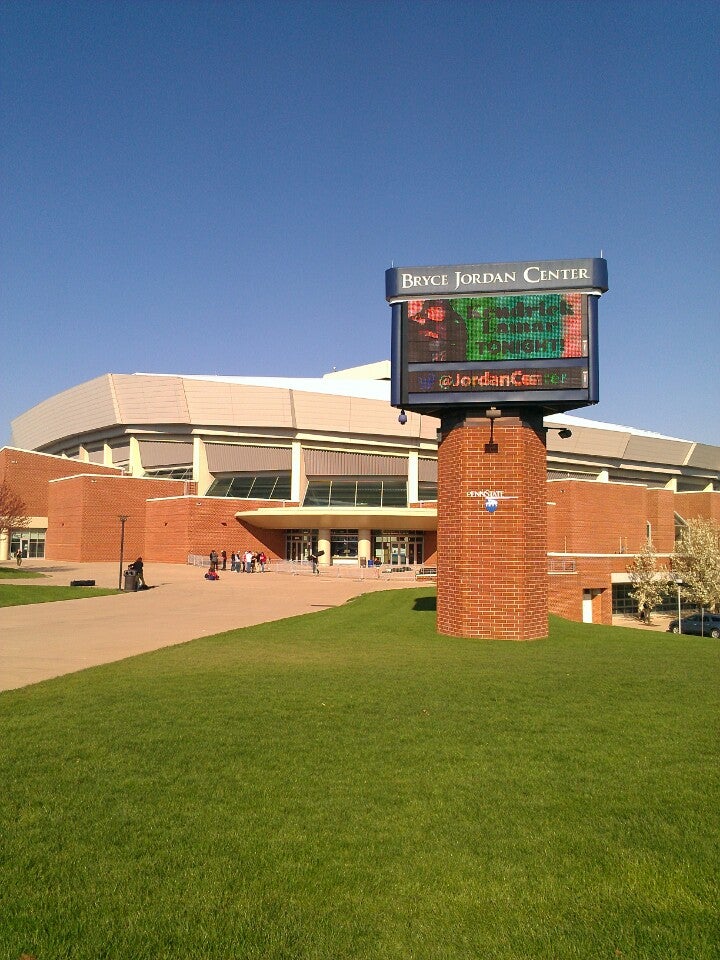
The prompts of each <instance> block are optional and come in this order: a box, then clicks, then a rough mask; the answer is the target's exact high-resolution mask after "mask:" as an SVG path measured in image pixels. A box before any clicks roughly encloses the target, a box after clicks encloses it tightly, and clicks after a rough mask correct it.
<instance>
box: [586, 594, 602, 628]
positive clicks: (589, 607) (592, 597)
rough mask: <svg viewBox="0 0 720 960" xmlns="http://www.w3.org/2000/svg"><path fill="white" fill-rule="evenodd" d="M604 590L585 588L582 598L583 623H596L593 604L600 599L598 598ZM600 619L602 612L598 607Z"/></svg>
mask: <svg viewBox="0 0 720 960" xmlns="http://www.w3.org/2000/svg"><path fill="white" fill-rule="evenodd" d="M601 593H602V590H583V599H582V622H583V623H594V622H595V620H594V618H593V606H594V605H595V604H596V603H599V602H600V601H599V600H598V599H597V598H598V597H599V596H600V594H601ZM598 620H600V612H599V608H598Z"/></svg>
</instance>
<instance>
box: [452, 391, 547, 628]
mask: <svg viewBox="0 0 720 960" xmlns="http://www.w3.org/2000/svg"><path fill="white" fill-rule="evenodd" d="M487 413H488V416H485V417H478V416H476V415H469V414H468V415H466V414H464V413H462V412H459V411H455V412H448V414H447V415H445V416H444V417H443V420H442V440H441V443H440V447H439V451H438V600H437V604H438V607H437V627H438V632H439V633H444V634H448V635H450V636H457V637H487V638H492V639H497V640H534V639H537V638H540V637H545V636H547V632H548V621H547V615H548V587H547V576H548V575H547V513H546V510H547V505H546V450H545V431H544V429H543V424H542V413H541V412H540V411H539V410H532V409H531V410H519V411H515V410H514V411H512V414H511V415H508V416H503V415H502V414H501V412H500V411H499V410H494V409H493V410H489V411H487Z"/></svg>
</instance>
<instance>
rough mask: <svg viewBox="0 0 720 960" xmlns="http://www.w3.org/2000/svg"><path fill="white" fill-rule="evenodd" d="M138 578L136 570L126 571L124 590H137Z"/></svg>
mask: <svg viewBox="0 0 720 960" xmlns="http://www.w3.org/2000/svg"><path fill="white" fill-rule="evenodd" d="M137 583H138V578H137V574H136V573H135V571H134V570H126V571H125V582H124V584H123V590H128V591H129V590H137Z"/></svg>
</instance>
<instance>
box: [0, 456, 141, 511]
mask: <svg viewBox="0 0 720 960" xmlns="http://www.w3.org/2000/svg"><path fill="white" fill-rule="evenodd" d="M80 473H91V474H98V475H106V476H108V475H110V476H120V475H121V474H122V471H121V470H118V469H117V468H115V467H104V466H102V465H101V464H97V463H81V462H80V461H79V460H69V459H68V458H67V457H53V456H49V455H48V454H45V453H33V452H32V451H29V450H15V449H14V448H13V447H3V448H2V450H0V483H7V485H8V486H9V487H11V489H12V490H13V491H14V492H15V493H17V494H18V495H19V496H21V497H22V498H23V500H24V501H25V506H26V508H27V513H28V516H31V517H46V516H47V515H48V483H49V481H50V480H56V479H58V478H59V477H72V476H76V475H77V474H80Z"/></svg>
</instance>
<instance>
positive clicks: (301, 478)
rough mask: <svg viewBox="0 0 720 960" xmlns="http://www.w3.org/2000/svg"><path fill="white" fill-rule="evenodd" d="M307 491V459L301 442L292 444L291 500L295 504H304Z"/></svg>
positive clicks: (297, 441) (296, 441) (294, 441)
mask: <svg viewBox="0 0 720 960" xmlns="http://www.w3.org/2000/svg"><path fill="white" fill-rule="evenodd" d="M304 490H305V458H304V457H303V450H302V444H301V443H300V441H299V440H293V442H292V467H291V474H290V499H291V500H292V501H293V503H302V497H303V492H304Z"/></svg>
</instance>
